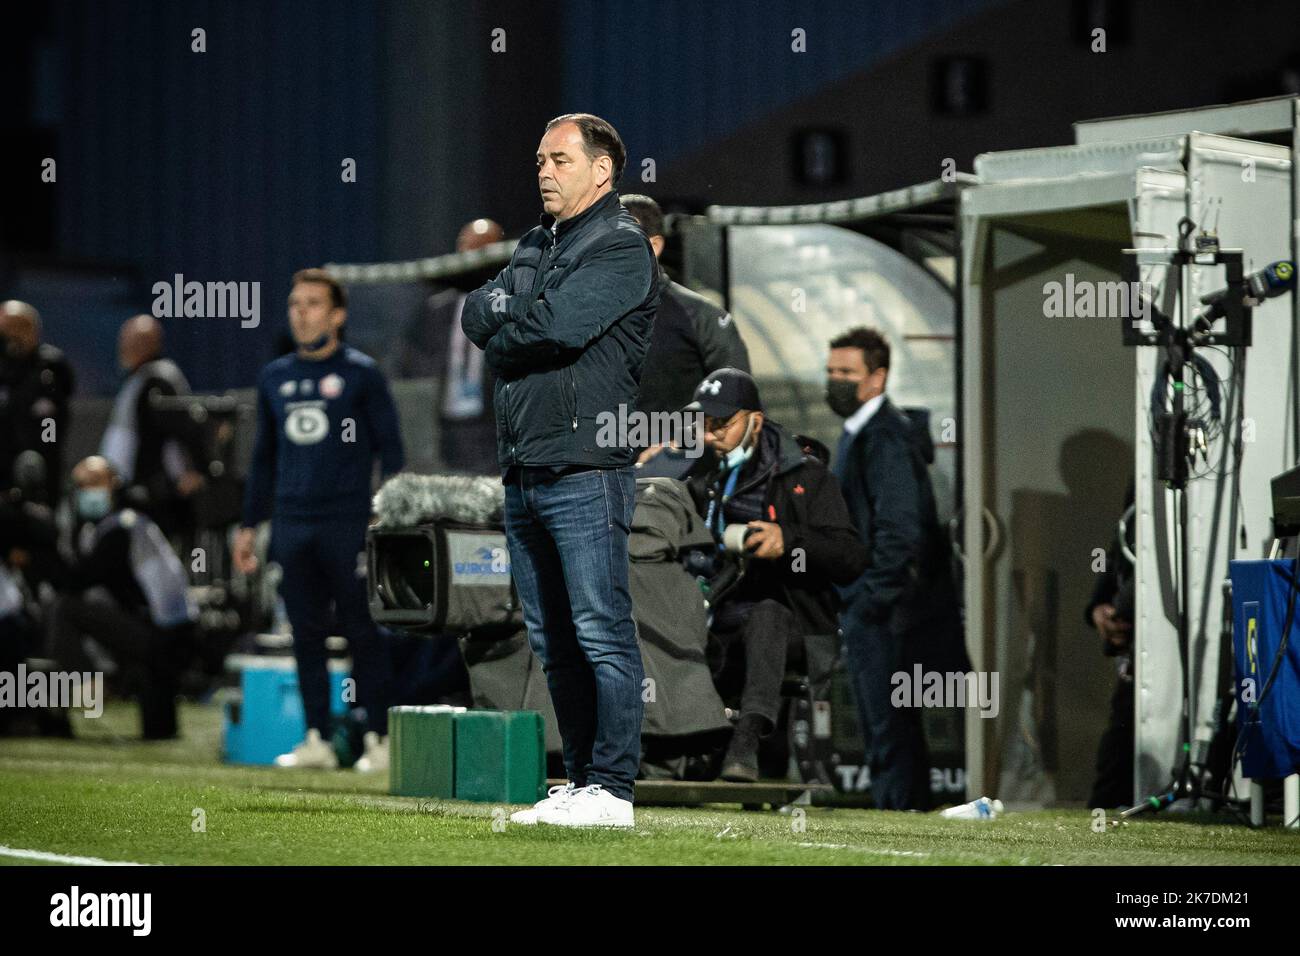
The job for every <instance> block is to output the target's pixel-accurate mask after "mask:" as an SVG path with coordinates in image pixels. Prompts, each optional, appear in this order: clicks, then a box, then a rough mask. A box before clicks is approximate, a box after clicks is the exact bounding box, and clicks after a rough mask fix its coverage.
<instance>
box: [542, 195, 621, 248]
mask: <svg viewBox="0 0 1300 956" xmlns="http://www.w3.org/2000/svg"><path fill="white" fill-rule="evenodd" d="M621 208H622V203H621V202H620V201H619V198H618V191H617V190H615V189H611V190H610V191H609V192H607V193H605V195H603V196H601V197H600V198H599V199H597V200H596V201H595V202H594V203H592V204H591V205H590V206H588V207H587V208H586V209H584V210H583V211H582V212H580V213H578V214H577V215H576V216H572V217H570V218H569V219H566V220H564V221H563V222H561V223H560V225H559V228H557V229H556V230H555V242H556V244H558V243H559V242H560V240H561V239H563V238H564V237H565V236H567V235H568V234H569V233H570V232H572V231H573V230H574V229H576V228H577V227H578V225H579V224H580V223H584V222H589V221H590V220H592V219H598V218H600V217H603V216H605V215H607V214H608V213H609V212H610V210H611V209H621ZM537 221H538V222H539V223H541V226H542V228H543V229H545V230H546V231H547V232H550V231H551V227H552V226H554V225H555V217H554V216H552V215H551V214H550V213H549V212H544V213H542V214H541V215H540V216H539V217H538V218H537Z"/></svg>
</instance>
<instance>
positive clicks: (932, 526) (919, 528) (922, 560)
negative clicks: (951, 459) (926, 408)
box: [834, 398, 951, 620]
mask: <svg viewBox="0 0 1300 956" xmlns="http://www.w3.org/2000/svg"><path fill="white" fill-rule="evenodd" d="M924 441H928V435H927V436H924V437H919V436H917V435H916V434H915V432H914V426H913V424H912V422H911V420H910V419H909V418H908V417H907V415H906V414H904V413H903V412H902V411H901V410H900V409H899V408H898V407H897V406H896V405H894V403H893V402H891V401H890V400H889V399H888V398H886V399H885V400H884V402H882V403H881V405H880V408H879V409H878V410H877V411H876V413H875V414H874V415H872V416H871V418H870V419H869V420H868V421H867V423H866V424H865V425H863V426H862V429H861V430H860V431H859V432H858V433H857V435H855V436H854V438H853V441H852V442H851V443H850V445H849V446H848V454H847V455H846V456H844V458H843V460H837V461H836V462H835V463H834V464H835V474H836V476H837V477H838V478H839V479H840V487H841V488H842V489H843V490H844V500H845V501H846V502H847V503H848V506H849V513H850V514H851V515H852V516H853V524H854V525H855V526H856V527H857V529H858V534H859V535H860V536H861V538H862V541H863V543H864V544H866V546H867V549H868V551H870V553H871V562H870V564H869V565H868V567H867V569H866V570H865V571H863V572H862V574H860V575H859V576H858V578H857V579H856V580H855V581H854V582H853V583H852V584H850V585H848V586H847V587H841V588H840V594H841V596H842V597H843V598H844V600H845V603H846V604H848V605H854V606H855V610H857V611H858V612H860V613H861V614H862V616H863V617H865V618H867V619H869V620H880V619H883V618H885V617H887V616H888V615H889V614H891V613H892V612H893V610H894V608H895V607H897V606H898V605H900V604H906V603H909V602H916V601H917V600H918V599H921V598H922V597H923V595H924V593H925V591H926V590H927V588H926V587H924V586H922V584H921V583H922V582H931V581H933V580H934V579H935V578H936V577H945V578H947V579H948V580H949V581H950V580H951V570H950V567H949V564H948V557H947V550H946V549H947V542H946V540H945V538H944V536H943V533H942V530H941V529H940V528H939V520H938V517H937V515H936V511H935V504H934V491H933V489H932V488H931V486H930V475H929V472H928V470H927V468H926V461H925V453H924V450H923V448H922V442H924ZM946 590H951V587H949V588H948V589H946Z"/></svg>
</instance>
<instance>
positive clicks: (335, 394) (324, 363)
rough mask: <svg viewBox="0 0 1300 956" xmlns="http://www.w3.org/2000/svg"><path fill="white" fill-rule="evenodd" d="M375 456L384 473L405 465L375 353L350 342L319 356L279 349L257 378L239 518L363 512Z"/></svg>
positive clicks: (248, 521) (394, 415)
mask: <svg viewBox="0 0 1300 956" xmlns="http://www.w3.org/2000/svg"><path fill="white" fill-rule="evenodd" d="M376 458H378V459H379V463H380V469H381V472H382V474H383V476H384V477H387V476H388V475H391V474H392V473H394V472H396V471H400V470H401V468H402V463H403V455H402V436H401V432H400V431H399V430H398V423H397V409H396V408H395V407H394V405H393V396H392V394H391V393H390V392H389V391H388V383H387V382H385V381H384V376H383V374H382V373H381V372H380V371H379V369H378V367H377V366H376V365H375V360H374V359H372V358H371V357H370V356H368V355H366V354H364V353H362V352H358V351H357V350H356V349H354V348H352V347H351V346H349V345H340V346H339V347H338V349H337V350H335V352H334V354H333V355H331V356H330V357H329V358H327V359H323V360H321V361H316V362H313V361H309V360H307V359H304V358H300V357H299V356H298V355H297V354H296V353H290V354H288V355H284V356H281V357H280V358H278V359H276V360H275V361H274V362H272V363H271V364H269V365H268V366H266V368H264V369H262V374H261V376H260V377H259V378H258V381H257V439H256V443H255V445H254V447H253V460H252V463H251V464H250V465H249V469H248V485H247V487H246V488H245V490H244V521H243V523H244V526H245V527H251V526H253V525H255V524H257V523H258V522H260V521H264V520H266V519H267V518H270V517H271V516H272V514H273V513H274V516H275V517H276V518H327V517H351V518H361V519H364V518H365V517H366V516H368V515H369V514H370V494H371V487H370V486H371V479H372V476H373V474H374V467H375V459H376Z"/></svg>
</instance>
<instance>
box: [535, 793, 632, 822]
mask: <svg viewBox="0 0 1300 956" xmlns="http://www.w3.org/2000/svg"><path fill="white" fill-rule="evenodd" d="M537 821H538V822H539V823H549V824H551V825H552V826H557V827H619V828H628V827H632V826H634V825H635V822H634V816H633V812H632V801H631V800H622V799H620V798H618V797H616V796H614V795H613V794H612V793H610V792H609V791H608V790H606V789H605V788H604V787H602V786H601V785H600V784H593V785H592V786H590V787H581V788H580V789H578V790H575V791H574V792H573V796H571V797H570V798H569V799H568V800H566V801H565V802H564V803H563V804H561V805H559V806H555V807H549V808H547V809H546V810H543V811H541V812H540V813H539V814H538V815H537Z"/></svg>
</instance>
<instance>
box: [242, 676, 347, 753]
mask: <svg viewBox="0 0 1300 956" xmlns="http://www.w3.org/2000/svg"><path fill="white" fill-rule="evenodd" d="M226 669H227V670H234V671H238V672H239V673H240V680H239V686H240V694H239V697H238V699H235V700H227V701H226V704H225V726H224V732H223V735H222V741H223V743H222V757H223V758H224V759H225V760H226V761H227V762H228V763H243V764H260V765H264V766H265V765H271V764H274V763H275V758H276V757H278V756H279V755H280V754H283V753H288V752H289V751H290V750H292V749H293V747H294V744H297V743H300V742H301V741H302V738H303V737H304V736H306V734H307V720H306V718H305V717H304V715H303V710H302V695H301V694H300V693H299V692H298V669H297V664H295V662H294V659H293V658H292V657H283V656H275V657H270V656H268V657H262V656H259V655H256V654H232V655H231V656H230V657H228V658H227V659H226ZM329 672H330V712H331V713H332V714H335V715H336V716H337V715H341V714H343V713H344V712H345V710H346V706H345V705H344V702H343V679H344V678H345V677H347V676H348V672H349V669H348V666H347V663H346V662H345V661H336V660H332V661H330V662H329Z"/></svg>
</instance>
